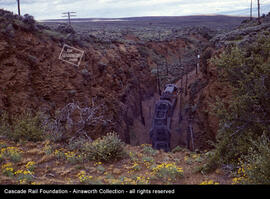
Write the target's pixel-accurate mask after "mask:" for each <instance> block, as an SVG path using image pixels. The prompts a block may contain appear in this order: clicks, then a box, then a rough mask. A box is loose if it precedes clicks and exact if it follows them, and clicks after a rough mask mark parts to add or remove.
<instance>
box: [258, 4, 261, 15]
mask: <svg viewBox="0 0 270 199" xmlns="http://www.w3.org/2000/svg"><path fill="white" fill-rule="evenodd" d="M260 11H261V8H260V0H258V19H260V17H261V13H260Z"/></svg>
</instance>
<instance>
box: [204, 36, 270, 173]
mask: <svg viewBox="0 0 270 199" xmlns="http://www.w3.org/2000/svg"><path fill="white" fill-rule="evenodd" d="M269 57H270V37H265V36H264V37H261V38H259V39H258V40H257V41H256V42H254V43H252V44H250V45H249V46H245V47H242V48H241V49H240V48H238V47H234V48H228V49H226V50H225V51H224V52H223V53H222V54H221V55H220V56H219V57H215V58H212V59H211V62H212V64H213V65H215V66H217V68H218V71H219V80H220V82H221V83H222V84H224V85H226V86H227V87H228V88H230V90H231V96H230V100H229V101H224V100H222V99H219V98H217V102H216V105H215V108H214V109H213V113H214V114H215V115H216V116H218V118H219V130H218V135H217V143H216V145H215V147H216V149H215V151H214V154H213V156H212V157H211V158H210V161H209V162H208V169H214V168H216V167H217V166H220V165H221V164H231V165H232V166H235V167H237V165H238V163H239V158H240V157H241V156H243V155H244V156H245V155H248V154H249V153H250V152H249V150H250V148H251V147H254V144H253V143H252V142H251V140H257V139H258V137H260V136H261V135H262V134H263V133H265V134H266V136H267V137H270V130H269V129H270V122H269V120H268V119H267V118H270V100H269V96H270V65H269V62H268V60H269Z"/></svg>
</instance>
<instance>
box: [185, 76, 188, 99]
mask: <svg viewBox="0 0 270 199" xmlns="http://www.w3.org/2000/svg"><path fill="white" fill-rule="evenodd" d="M187 84H188V72H187V71H186V88H185V95H186V96H187Z"/></svg>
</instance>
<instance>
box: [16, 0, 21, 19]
mask: <svg viewBox="0 0 270 199" xmlns="http://www.w3.org/2000/svg"><path fill="white" fill-rule="evenodd" d="M17 3H18V15H19V16H21V7H20V0H17Z"/></svg>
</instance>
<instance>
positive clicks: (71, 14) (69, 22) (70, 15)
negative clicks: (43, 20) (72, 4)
mask: <svg viewBox="0 0 270 199" xmlns="http://www.w3.org/2000/svg"><path fill="white" fill-rule="evenodd" d="M74 13H76V12H63V13H62V14H64V15H65V16H62V17H67V18H68V25H69V26H71V17H76V15H73V14H74Z"/></svg>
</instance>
